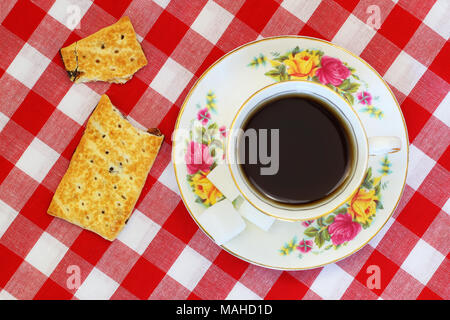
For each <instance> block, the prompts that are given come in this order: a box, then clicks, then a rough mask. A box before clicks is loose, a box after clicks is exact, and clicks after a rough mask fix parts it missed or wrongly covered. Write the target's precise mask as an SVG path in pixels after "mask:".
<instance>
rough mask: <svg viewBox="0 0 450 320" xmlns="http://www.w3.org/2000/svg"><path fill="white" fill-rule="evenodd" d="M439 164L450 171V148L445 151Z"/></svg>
mask: <svg viewBox="0 0 450 320" xmlns="http://www.w3.org/2000/svg"><path fill="white" fill-rule="evenodd" d="M439 164H441V165H442V166H443V167H444V168H445V169H447V170H448V171H450V146H449V147H447V150H445V152H444V153H443V154H442V156H441V157H440V158H439Z"/></svg>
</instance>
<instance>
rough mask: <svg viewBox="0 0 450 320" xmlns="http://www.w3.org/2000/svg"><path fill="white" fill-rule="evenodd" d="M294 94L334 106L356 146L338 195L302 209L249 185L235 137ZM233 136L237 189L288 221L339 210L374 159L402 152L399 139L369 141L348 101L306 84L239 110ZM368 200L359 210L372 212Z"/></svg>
mask: <svg viewBox="0 0 450 320" xmlns="http://www.w3.org/2000/svg"><path fill="white" fill-rule="evenodd" d="M323 76H326V75H323ZM291 94H301V95H311V96H313V97H314V98H315V99H319V100H322V101H323V102H324V103H325V104H327V105H328V106H331V107H332V108H333V109H334V110H335V111H336V112H337V113H339V114H340V115H341V116H342V119H344V121H345V123H346V126H347V127H348V128H349V132H350V135H351V139H352V140H353V141H352V144H353V146H354V148H352V151H351V152H352V153H353V154H352V157H353V159H354V161H353V162H352V167H351V169H350V171H349V174H348V176H347V178H346V179H345V180H344V181H343V182H342V184H341V185H340V186H339V187H338V188H337V191H336V192H334V193H333V194H331V195H329V196H326V197H324V198H322V199H320V200H318V201H314V202H313V203H309V204H304V205H300V206H289V205H283V204H280V203H274V202H273V201H268V200H267V199H265V198H264V197H262V196H261V195H259V194H258V193H257V192H255V191H254V188H253V187H252V186H251V185H249V182H248V179H245V177H244V173H243V172H242V168H241V166H240V164H239V163H240V159H239V155H238V153H239V152H238V149H239V146H238V139H239V137H238V134H233V133H238V132H242V129H243V126H244V124H245V122H246V120H247V119H248V117H249V115H250V114H252V111H254V110H255V108H257V107H258V106H260V105H261V104H262V103H264V102H265V101H269V100H270V99H273V98H275V97H279V96H282V95H291ZM230 132H231V133H232V134H230V136H229V137H228V141H227V149H226V154H227V164H228V167H229V170H230V172H231V176H232V178H233V180H234V183H235V185H236V187H237V188H238V189H239V191H240V193H241V194H242V196H243V197H244V198H245V199H247V201H248V202H250V204H252V205H253V206H254V207H255V208H257V209H258V210H259V211H261V212H263V213H265V214H267V215H269V216H272V217H275V218H278V219H282V220H287V221H298V220H312V219H316V218H318V217H320V216H323V215H326V214H327V213H329V212H331V211H333V210H335V209H336V208H338V207H339V206H340V205H342V204H343V203H345V202H346V201H347V200H348V199H349V198H350V197H352V196H354V195H355V193H356V192H357V191H358V190H359V187H360V185H361V184H362V182H363V180H364V177H365V175H366V171H367V167H368V160H369V156H370V155H379V154H386V153H392V152H396V151H399V150H400V148H401V141H400V139H399V138H398V137H369V138H368V137H367V135H366V132H365V129H364V127H363V125H362V123H361V121H360V119H359V117H358V115H357V113H356V112H355V110H354V109H353V108H352V107H351V105H350V104H349V103H348V102H347V100H345V99H344V98H343V97H341V96H339V95H338V94H337V93H335V92H334V91H333V90H331V89H330V88H329V87H327V86H325V85H322V84H318V83H314V82H310V81H302V80H295V81H292V80H291V81H285V82H280V83H275V84H272V85H269V86H267V87H264V88H263V89H261V90H259V91H257V92H256V93H254V94H253V95H252V96H251V97H250V98H248V99H247V101H245V102H244V104H243V105H242V106H241V108H240V109H239V110H238V112H237V114H236V116H235V117H234V120H233V122H232V124H231V127H230ZM311 183H314V182H311ZM368 196H370V195H365V194H361V195H358V196H357V197H355V198H356V201H358V205H355V210H371V208H370V207H367V208H365V207H364V203H365V202H364V199H365V198H367V197H368ZM360 202H361V203H360Z"/></svg>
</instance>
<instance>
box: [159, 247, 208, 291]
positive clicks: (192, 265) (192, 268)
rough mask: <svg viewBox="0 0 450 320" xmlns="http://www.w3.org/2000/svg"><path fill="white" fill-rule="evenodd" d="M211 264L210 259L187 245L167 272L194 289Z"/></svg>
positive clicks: (188, 287)
mask: <svg viewBox="0 0 450 320" xmlns="http://www.w3.org/2000/svg"><path fill="white" fill-rule="evenodd" d="M210 265H211V262H210V261H209V260H208V259H206V258H205V257H203V256H202V255H201V254H200V253H198V252H197V251H195V250H194V249H192V248H191V247H189V246H186V247H185V248H184V250H183V252H181V254H180V255H179V256H178V258H177V260H175V262H174V264H173V265H172V267H170V269H169V272H168V273H167V274H168V275H169V276H171V277H172V278H173V279H175V280H177V281H178V282H179V283H181V284H182V285H183V286H185V287H186V288H187V289H189V290H191V291H192V290H194V288H195V286H196V285H197V283H198V282H199V281H200V279H201V278H202V277H203V275H204V274H205V272H206V271H207V270H208V268H209V267H210Z"/></svg>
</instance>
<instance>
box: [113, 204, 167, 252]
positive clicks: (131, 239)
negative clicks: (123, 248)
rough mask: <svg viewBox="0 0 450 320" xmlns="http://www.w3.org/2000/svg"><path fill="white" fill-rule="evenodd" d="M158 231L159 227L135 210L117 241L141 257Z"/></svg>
mask: <svg viewBox="0 0 450 320" xmlns="http://www.w3.org/2000/svg"><path fill="white" fill-rule="evenodd" d="M159 229H161V226H159V225H158V224H157V223H155V222H153V221H152V220H151V219H150V218H148V217H147V216H145V215H144V214H142V213H141V212H140V211H139V210H137V209H136V210H134V212H133V214H132V215H131V217H130V220H128V223H127V224H126V226H125V227H124V228H123V230H122V231H121V232H120V233H119V236H118V237H117V239H119V240H120V241H122V242H123V243H125V244H126V245H127V246H128V247H130V248H131V249H133V250H134V251H136V252H137V253H139V254H140V255H142V254H143V253H144V251H145V249H146V248H147V246H148V245H149V244H150V242H151V241H152V240H153V238H154V237H155V236H156V234H157V233H158V231H159Z"/></svg>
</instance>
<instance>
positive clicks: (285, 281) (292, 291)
mask: <svg viewBox="0 0 450 320" xmlns="http://www.w3.org/2000/svg"><path fill="white" fill-rule="evenodd" d="M307 291H308V287H307V286H305V285H304V284H303V283H301V282H300V281H297V280H296V279H295V278H293V277H292V276H291V275H289V273H287V272H283V273H282V274H281V276H280V277H279V278H278V279H277V281H276V282H275V283H274V284H273V286H272V288H271V289H270V290H269V292H268V293H267V295H266V296H265V297H264V299H268V300H286V299H287V300H299V299H302V298H303V297H304V295H305V294H306V292H307Z"/></svg>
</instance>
